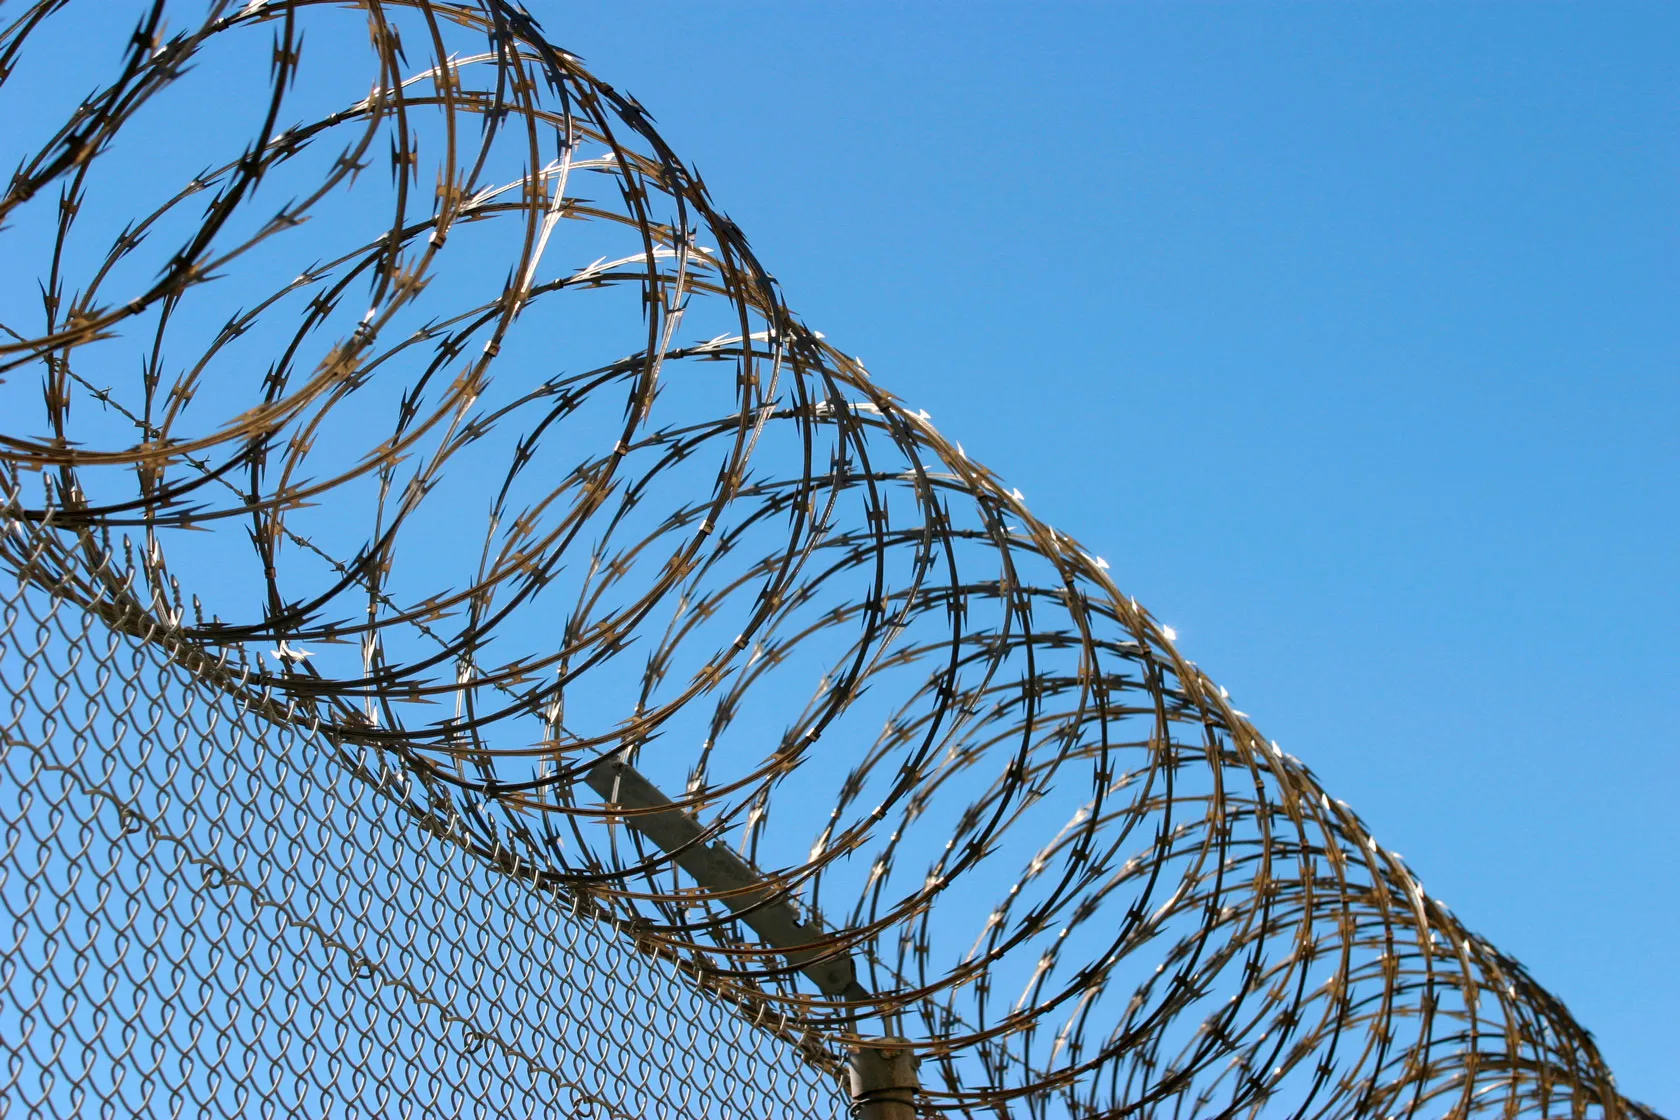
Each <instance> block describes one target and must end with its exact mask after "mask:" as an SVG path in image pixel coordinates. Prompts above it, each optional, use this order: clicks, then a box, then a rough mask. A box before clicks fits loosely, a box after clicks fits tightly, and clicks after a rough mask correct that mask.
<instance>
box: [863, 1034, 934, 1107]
mask: <svg viewBox="0 0 1680 1120" xmlns="http://www.w3.org/2000/svg"><path fill="white" fill-rule="evenodd" d="M876 1041H877V1042H880V1043H896V1044H899V1045H896V1046H887V1047H884V1048H877V1047H875V1046H859V1047H857V1048H856V1049H855V1050H853V1051H852V1060H851V1063H850V1064H849V1065H848V1066H847V1068H846V1074H847V1076H846V1088H847V1090H848V1091H849V1092H850V1093H851V1096H852V1115H853V1116H854V1117H856V1118H857V1120H916V1090H917V1089H918V1088H919V1087H920V1082H919V1081H918V1080H917V1079H916V1055H915V1054H913V1053H911V1051H910V1050H909V1049H908V1048H907V1047H908V1043H907V1042H906V1040H905V1039H902V1038H881V1039H877V1040H876Z"/></svg>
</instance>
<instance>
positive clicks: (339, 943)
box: [0, 529, 845, 1118]
mask: <svg viewBox="0 0 1680 1120" xmlns="http://www.w3.org/2000/svg"><path fill="white" fill-rule="evenodd" d="M18 532H22V530H21V529H19V530H18ZM37 543H38V544H40V545H42V546H45V545H46V544H47V543H48V542H47V541H45V540H40V541H38V542H37ZM36 558H37V560H39V559H40V553H39V550H37V552H36ZM31 574H32V575H35V576H39V575H41V574H42V573H41V571H40V570H39V569H37V570H36V571H34V572H33V573H25V575H31ZM0 602H3V607H0V693H3V694H4V696H5V698H6V705H7V706H6V709H5V716H4V754H3V756H0V757H3V762H0V818H3V820H4V830H5V831H4V842H3V862H0V900H3V905H4V907H5V912H6V922H7V928H6V935H5V936H6V943H5V947H4V954H3V956H4V962H5V963H4V971H3V972H0V1052H3V1053H4V1055H5V1064H4V1067H3V1081H0V1112H3V1113H4V1114H5V1115H9V1116H128V1115H148V1116H150V1115H157V1116H246V1115H251V1116H294V1115H312V1116H328V1115H331V1116H399V1115H460V1116H514V1115H531V1114H546V1115H553V1114H558V1115H563V1116H577V1117H602V1118H605V1117H642V1116H685V1117H686V1116H715V1117H767V1118H768V1117H783V1116H812V1117H818V1116H826V1117H833V1116H836V1115H840V1114H842V1113H843V1111H844V1107H845V1106H844V1098H843V1096H842V1095H841V1094H840V1090H839V1086H838V1083H837V1081H836V1080H835V1079H834V1078H833V1077H832V1076H831V1074H830V1072H828V1071H829V1070H832V1068H833V1063H832V1061H827V1062H825V1061H822V1060H819V1061H817V1062H815V1063H813V1062H812V1061H810V1060H808V1056H801V1055H800V1053H799V1052H798V1051H797V1050H796V1049H795V1048H794V1045H793V1043H792V1041H791V1040H790V1038H789V1037H787V1035H786V1032H785V1031H783V1032H782V1033H781V1034H780V1035H778V1033H777V1030H776V1028H777V1026H778V1023H777V1022H776V1021H774V1019H773V1017H771V1016H769V1015H764V1016H762V1017H761V1019H762V1021H761V1024H760V1025H759V1026H756V1027H755V1026H754V1025H753V1024H752V1023H751V1022H750V1021H749V1019H748V1017H747V1016H745V1015H743V1014H742V1009H741V1008H739V1007H737V1006H732V1005H728V1004H725V1003H724V1002H722V1001H720V1000H719V999H718V998H716V997H715V996H713V995H711V994H709V993H708V992H707V991H706V990H705V988H704V986H703V985H701V984H699V983H697V982H696V978H694V977H692V976H684V975H682V974H681V972H680V970H679V966H678V965H677V964H676V963H675V962H674V961H673V960H670V959H661V958H660V956H659V955H658V954H657V953H655V952H653V951H652V950H650V949H646V948H643V949H638V946H637V942H636V939H635V938H634V936H632V932H631V931H627V930H624V929H622V928H617V927H615V926H614V925H613V924H612V923H611V922H610V921H608V920H606V919H605V918H604V916H603V915H600V914H599V913H597V912H595V911H594V910H593V908H592V907H591V905H590V903H589V902H588V900H587V899H586V898H584V897H582V896H579V895H577V894H571V895H567V894H563V893H561V892H559V891H557V890H554V889H552V888H551V889H547V890H537V889H533V888H532V887H531V886H529V885H528V884H526V883H525V882H522V881H520V880H519V879H518V878H516V877H513V876H510V875H508V874H506V873H504V872H503V870H502V869H498V868H497V867H496V865H494V864H493V863H489V862H487V861H485V860H483V859H481V858H479V857H477V856H475V855H472V854H470V853H469V852H467V851H466V850H465V849H464V848H463V847H462V846H461V845H459V844H457V843H455V842H454V841H453V840H452V839H451V838H450V836H449V835H448V830H447V827H446V826H445V825H444V824H443V823H442V822H439V821H435V820H428V819H425V818H424V814H423V809H422V808H421V807H419V806H417V805H416V804H414V803H413V802H412V801H411V800H409V793H410V791H409V790H408V789H406V788H404V786H403V783H402V782H401V781H400V779H398V778H397V776H396V775H395V774H394V773H393V772H390V771H381V770H380V769H379V768H378V763H377V760H373V761H371V762H363V761H360V760H357V759H353V758H350V757H348V756H347V755H346V752H345V750H344V749H343V748H342V747H338V746H335V745H334V744H333V743H331V742H330V741H328V739H327V737H326V736H324V735H322V734H319V733H316V734H311V733H309V732H308V731H306V730H299V729H297V728H295V727H291V726H288V725H286V724H284V723H276V722H273V721H271V720H270V719H269V718H268V717H267V716H265V715H262V714H259V713H257V712H254V711H252V710H251V706H250V705H248V704H245V703H242V702H241V701H239V700H237V699H235V698H234V697H233V696H231V695H229V694H228V693H227V692H225V691H222V690H219V689H218V688H216V687H215V686H213V685H211V684H209V683H206V681H205V680H203V679H200V678H199V677H196V676H195V675H194V674H193V673H192V672H189V671H188V670H187V669H185V668H183V667H182V666H181V665H180V664H178V663H176V662H175V661H174V660H172V659H171V657H170V656H169V655H168V653H167V652H166V647H165V646H164V645H163V644H162V643H159V642H155V641H154V642H148V641H145V640H142V639H141V638H139V637H136V636H135V635H132V634H127V633H123V632H121V630H120V629H117V628H113V627H112V626H110V625H108V624H107V621H106V620H105V619H104V618H102V617H101V612H100V610H99V609H98V606H97V605H95V607H94V608H93V609H84V608H83V607H81V606H78V605H77V604H75V603H72V602H67V601H66V600H65V599H64V598H63V597H61V596H60V595H57V594H54V592H53V590H52V589H51V588H43V587H41V586H37V585H35V584H34V583H32V582H30V581H29V580H28V579H27V578H22V577H20V578H15V579H8V581H7V586H6V587H5V588H4V592H3V599H0ZM382 775H383V777H382ZM439 833H442V834H441V835H440V834H439ZM825 1066H826V1067H827V1070H825Z"/></svg>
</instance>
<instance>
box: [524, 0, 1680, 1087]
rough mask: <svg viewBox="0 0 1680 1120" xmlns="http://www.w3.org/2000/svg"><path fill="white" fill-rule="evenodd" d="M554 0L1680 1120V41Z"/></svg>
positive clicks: (1400, 24) (1269, 729)
mask: <svg viewBox="0 0 1680 1120" xmlns="http://www.w3.org/2000/svg"><path fill="white" fill-rule="evenodd" d="M531 7H532V10H533V11H534V12H535V13H536V14H537V15H538V16H539V18H540V19H541V20H542V21H543V23H544V26H545V28H546V29H547V31H548V32H549V34H550V36H551V37H552V38H553V39H554V40H556V41H557V42H559V43H560V44H561V45H563V46H565V47H566V48H567V49H568V50H572V51H574V52H577V53H578V54H581V55H582V56H584V58H585V59H587V60H588V62H589V63H590V64H591V66H592V68H593V69H594V70H595V71H596V72H597V73H598V74H599V75H600V76H602V77H603V78H604V79H606V80H607V81H609V82H611V83H612V84H614V85H616V86H619V87H620V88H622V89H626V90H628V91H631V92H632V93H634V95H635V96H636V97H637V98H638V99H640V100H641V102H642V103H643V104H644V105H646V106H647V107H648V108H649V109H650V110H651V111H652V113H653V114H654V116H655V118H656V119H657V120H658V122H659V124H660V127H661V129H662V131H663V132H664V133H665V134H666V136H667V138H668V139H669V140H670V141H671V142H672V143H673V145H674V146H675V148H676V150H677V151H678V152H679V153H680V154H681V155H682V156H683V157H684V158H685V159H686V160H688V161H689V162H691V163H693V164H696V165H698V167H699V168H700V170H701V171H702V173H703V174H704V176H705V178H706V180H707V182H708V184H709V185H710V186H711V188H712V192H713V196H714V198H715V199H716V200H717V201H718V202H719V203H720V205H721V206H722V207H723V208H724V209H726V210H727V211H728V212H729V213H730V214H731V216H732V217H734V218H735V219H736V220H737V221H738V222H739V223H740V225H741V226H742V227H743V228H744V229H745V230H746V231H747V233H748V236H749V237H750V238H751V239H752V241H753V243H754V245H755V246H756V248H757V250H758V252H759V254H760V256H761V258H762V259H763V260H764V261H765V263H766V264H767V265H768V266H769V268H770V269H771V271H772V272H774V273H775V274H776V276H777V277H778V278H779V279H780V280H781V281H782V283H783V284H784V286H785V288H786V290H787V294H788V299H789V302H790V303H791V304H792V306H793V307H794V308H796V309H797V310H798V311H799V312H800V313H801V314H802V315H804V316H805V317H806V318H807V320H808V321H809V322H811V323H812V325H814V326H816V327H817V328H818V329H821V330H823V331H824V332H826V333H827V335H828V337H829V338H830V340H831V341H834V342H835V343H836V344H838V345H840V346H841V347H842V348H844V349H848V350H851V351H854V352H857V353H860V354H862V355H863V356H864V357H865V358H866V359H867V361H868V363H869V366H870V369H871V371H872V372H873V373H874V374H875V376H876V377H877V379H878V380H879V381H880V382H881V383H882V384H883V385H885V386H887V387H889V388H891V389H893V390H894V391H896V392H897V393H899V394H900V395H901V396H903V397H904V398H905V399H906V400H907V401H908V402H909V403H910V404H911V405H912V406H913V407H918V408H926V409H928V410H929V411H930V412H931V413H932V414H933V416H934V417H935V419H936V421H937V422H938V424H939V426H940V429H941V430H942V431H944V432H946V433H948V434H950V435H952V436H954V437H956V438H960V439H961V440H962V441H963V442H964V444H965V446H966V447H967V448H968V450H969V451H970V452H971V453H972V454H974V455H975V456H976V457H977V458H979V459H982V460H983V461H985V462H987V463H988V464H989V465H991V466H993V467H995V468H997V469H998V470H999V471H1000V472H1001V473H1002V474H1003V475H1004V476H1005V477H1006V478H1007V480H1008V481H1009V482H1010V483H1012V484H1014V485H1017V486H1019V487H1020V488H1021V489H1022V490H1023V491H1025V492H1026V494H1027V496H1028V498H1029V500H1030V501H1031V502H1032V504H1033V507H1034V508H1035V510H1037V511H1038V512H1039V513H1040V515H1041V516H1044V517H1045V518H1047V519H1048V520H1049V521H1051V522H1052V523H1053V524H1056V525H1058V526H1060V527H1062V528H1064V529H1066V530H1067V531H1069V532H1071V533H1072V534H1073V535H1075V536H1076V537H1078V538H1079V539H1080V540H1081V541H1082V542H1084V543H1085V544H1087V545H1088V546H1089V547H1091V548H1092V549H1093V550H1094V551H1096V552H1098V553H1100V554H1102V555H1104V556H1106V557H1108V558H1109V559H1110V561H1111V562H1112V563H1113V564H1114V569H1115V575H1116V576H1117V577H1118V582H1119V583H1120V585H1121V586H1122V587H1123V588H1124V589H1125V590H1126V591H1128V592H1129V593H1131V594H1134V595H1136V596H1137V597H1138V598H1139V599H1140V600H1141V601H1142V602H1143V603H1144V604H1145V605H1146V606H1148V607H1149V608H1150V609H1151V610H1152V611H1154V612H1155V613H1156V615H1157V616H1159V617H1160V618H1161V619H1162V620H1163V621H1164V622H1166V623H1169V624H1171V625H1173V626H1174V627H1175V628H1176V629H1177V630H1178V632H1179V635H1180V646H1181V648H1182V649H1183V650H1184V651H1185V652H1186V653H1187V655H1188V656H1190V657H1192V658H1194V659H1196V660H1197V661H1198V662H1199V663H1200V664H1201V665H1202V666H1203V667H1204V668H1206V669H1207V670H1208V671H1209V672H1210V673H1211V674H1212V675H1213V677H1214V678H1215V679H1216V680H1218V681H1219V682H1221V683H1222V684H1224V685H1225V686H1226V687H1227V688H1229V689H1230V690H1231V692H1232V694H1233V696H1234V697H1235V699H1236V701H1237V703H1238V704H1239V706H1241V707H1242V708H1243V709H1244V710H1245V711H1247V712H1249V713H1251V714H1252V715H1253V716H1254V717H1255V719H1256V721H1257V722H1258V724H1259V725H1260V727H1261V728H1262V729H1263V730H1264V731H1265V732H1266V733H1267V734H1268V735H1270V736H1273V737H1275V738H1277V739H1279V740H1280V741H1281V742H1282V743H1283V745H1284V747H1285V749H1288V750H1290V751H1291V752H1292V753H1294V754H1296V755H1299V756H1300V757H1301V758H1303V759H1304V760H1306V761H1307V762H1308V763H1310V764H1311V765H1312V766H1313V767H1314V768H1315V769H1316V770H1317V771H1318V773H1319V774H1320V775H1321V776H1322V777H1323V778H1324V780H1325V781H1326V782H1327V784H1328V785H1329V786H1330V787H1331V789H1332V792H1333V793H1335V794H1336V795H1337V796H1341V797H1344V798H1346V799H1347V800H1348V801H1349V802H1350V803H1352V804H1353V805H1354V806H1355V807H1356V808H1357V809H1358V810H1359V811H1360V813H1361V814H1362V815H1363V816H1364V817H1365V819H1366V820H1367V821H1368V822H1370V823H1371V824H1372V826H1373V827H1374V828H1375V829H1376V832H1377V835H1378V837H1379V838H1380V839H1381V841H1382V842H1383V843H1384V844H1385V845H1386V846H1388V847H1392V848H1395V849H1397V850H1399V851H1401V852H1403V853H1404V854H1405V855H1406V857H1407V859H1408V861H1409V862H1410V863H1411V865H1412V866H1413V867H1414V868H1415V869H1416V870H1417V871H1418V873H1419V874H1420V875H1421V876H1422V878H1423V880H1424V882H1425V883H1426V884H1427V885H1428V887H1429V889H1430V890H1431V892H1432V893H1434V894H1436V895H1438V896H1440V897H1442V898H1445V899H1446V900H1448V901H1449V902H1450V903H1451V904H1452V905H1453V907H1454V909H1455V910H1456V911H1457V912H1458V913H1459V914H1460V915H1461V916H1462V917H1463V918H1464V919H1465V920H1466V921H1467V922H1468V923H1469V925H1470V926H1471V927H1472V928H1474V929H1476V930H1478V931H1479V932H1481V933H1483V934H1485V935H1487V936H1489V937H1490V938H1491V939H1492V940H1493V941H1494V942H1495V943H1497V944H1498V945H1500V946H1501V947H1503V948H1504V949H1505V950H1506V951H1508V952H1510V953H1512V954H1514V955H1516V956H1517V957H1519V958H1520V959H1521V960H1523V961H1524V962H1525V963H1527V964H1528V965H1529V966H1530V967H1531V968H1532V970H1533V971H1534V973H1535V974H1536V975H1537V976H1538V977H1539V979H1540V980H1541V981H1542V982H1543V983H1545V984H1547V985H1548V986H1550V987H1551V988H1552V990H1553V991H1554V992H1556V993H1557V994H1558V995H1560V996H1561V997H1562V998H1563V999H1564V1000H1565V1001H1566V1002H1567V1003H1568V1004H1569V1006H1570V1007H1571V1008H1572V1009H1573V1010H1574V1012H1575V1013H1576V1015H1577V1016H1578V1017H1579V1018H1580V1019H1581V1020H1582V1021H1583V1022H1584V1023H1585V1024H1586V1025H1587V1026H1588V1028H1589V1029H1591V1030H1592V1031H1593V1032H1594V1034H1595V1035H1596V1036H1597V1038H1598V1041H1599V1043H1600V1045H1601V1046H1602V1048H1603V1050H1604V1052H1605V1054H1606V1056H1607V1058H1608V1059H1609V1061H1610V1062H1611V1064H1612V1066H1613V1068H1615V1069H1616V1070H1617V1073H1618V1076H1619V1080H1620V1083H1621V1085H1622V1087H1623V1089H1624V1091H1626V1092H1627V1093H1629V1094H1630V1095H1632V1096H1635V1097H1637V1098H1643V1099H1644V1100H1646V1101H1647V1102H1648V1103H1650V1104H1652V1105H1654V1106H1657V1107H1659V1108H1661V1109H1662V1110H1663V1111H1665V1112H1667V1113H1669V1114H1671V1115H1676V1114H1680V1059H1677V1058H1676V1056H1675V1049H1674V1047H1675V1026H1674V1024H1675V1023H1676V1021H1677V1020H1680V957H1677V954H1676V950H1675V938H1676V936H1677V935H1676V933H1675V931H1676V929H1677V928H1680V857H1677V855H1676V852H1677V851H1680V814H1677V813H1676V811H1675V808H1674V805H1675V793H1676V788H1677V780H1676V768H1675V765H1674V759H1675V752H1676V748H1677V747H1680V741H1677V740H1680V734H1677V732H1676V726H1677V721H1676V718H1675V717H1676V686H1675V683H1676V675H1677V674H1676V670H1677V669H1680V659H1677V656H1676V652H1675V649H1676V642H1677V639H1680V625H1677V622H1680V609H1677V608H1680V599H1677V596H1676V588H1675V572H1676V571H1677V570H1680V564H1677V560H1680V528H1677V524H1680V517H1677V516H1676V508H1677V503H1676V496H1677V493H1680V486H1677V485H1676V484H1677V481H1680V448H1677V446H1676V428H1677V426H1680V377H1677V366H1680V206H1677V202H1680V50H1677V49H1676V48H1677V45H1680V6H1675V5H1672V4H1647V5H1622V4H1610V3H1594V4H1575V5H1542V4H1457V5H1447V4H1406V5H1401V4H1381V5H1377V4H1347V5H1343V4H1315V5H1250V6H1240V7H1239V6H1209V5H1200V4H1188V3H1185V4H1159V5H1139V6H1121V5H1096V4H1087V5H1067V6H1052V5H1047V4H1038V5H1030V6H1029V5H1025V4H1022V5H1010V6H1001V5H986V4H978V5H977V4H965V5H962V6H960V7H959V6H956V5H932V4H926V5H918V4H865V3H857V2H849V3H847V4H844V5H838V4H836V5H828V6H824V7H818V6H815V5H807V4H778V5H772V4H768V3H766V4H727V3H725V4H719V3H707V4H704V5H696V4H692V3H682V4H678V3H663V2H640V3H637V4H636V5H634V6H633V7H625V6H621V5H615V4H603V3H597V4H590V5H572V4H562V3H558V2H549V0H531Z"/></svg>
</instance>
